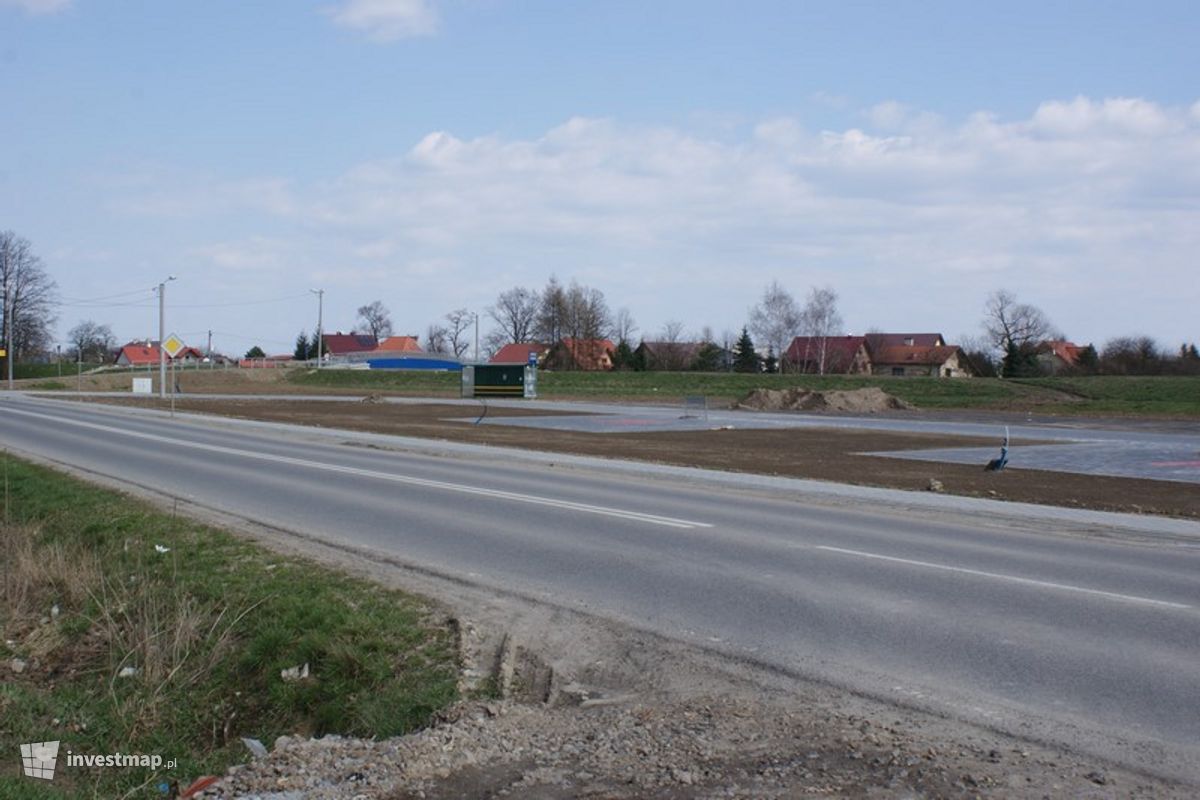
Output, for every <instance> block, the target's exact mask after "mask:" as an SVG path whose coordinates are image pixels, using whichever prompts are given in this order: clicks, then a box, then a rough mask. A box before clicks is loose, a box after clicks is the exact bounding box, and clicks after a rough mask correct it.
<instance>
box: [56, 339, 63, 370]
mask: <svg viewBox="0 0 1200 800" xmlns="http://www.w3.org/2000/svg"><path fill="white" fill-rule="evenodd" d="M56 360H57V361H58V377H60V378H61V377H62V345H61V344H60V345H58V358H57V359H56Z"/></svg>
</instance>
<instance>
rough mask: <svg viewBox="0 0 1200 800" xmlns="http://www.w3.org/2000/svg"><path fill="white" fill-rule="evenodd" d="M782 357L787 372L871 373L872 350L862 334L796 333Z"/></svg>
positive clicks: (827, 373) (826, 373)
mask: <svg viewBox="0 0 1200 800" xmlns="http://www.w3.org/2000/svg"><path fill="white" fill-rule="evenodd" d="M783 358H784V361H785V367H784V368H785V369H786V370H787V371H789V372H805V373H823V374H825V375H870V374H871V353H870V351H869V350H868V348H867V337H865V336H797V337H796V338H794V339H792V343H791V344H790V345H788V348H787V350H785V351H784V354H783Z"/></svg>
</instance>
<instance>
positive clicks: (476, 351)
mask: <svg viewBox="0 0 1200 800" xmlns="http://www.w3.org/2000/svg"><path fill="white" fill-rule="evenodd" d="M475 363H476V364H478V363H479V312H478V311H476V312H475Z"/></svg>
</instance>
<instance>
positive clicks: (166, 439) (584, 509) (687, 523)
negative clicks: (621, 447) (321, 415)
mask: <svg viewBox="0 0 1200 800" xmlns="http://www.w3.org/2000/svg"><path fill="white" fill-rule="evenodd" d="M5 413H7V414H19V415H22V416H26V417H35V418H38V419H44V420H48V421H50V422H55V423H58V424H61V425H74V426H76V427H80V428H89V429H91V430H98V431H104V432H106V433H115V434H118V435H120V436H129V437H132V438H134V439H142V440H144V441H151V442H160V443H162V444H167V445H173V446H175V447H186V448H190V449H192V450H203V451H205V452H209V453H220V454H222V455H231V456H238V457H241V458H252V459H255V460H258V461H268V462H272V463H276V464H287V465H289V466H295V467H306V468H309V469H317V470H323V471H325V472H337V473H341V474H344V475H356V476H359V477H364V478H374V479H376V480H382V481H390V482H392V483H403V484H407V485H409V486H421V487H424V488H428V489H438V490H441V491H447V492H459V493H461V494H472V495H479V496H482V497H491V498H495V499H497V500H508V501H511V502H515V503H528V504H531V505H540V506H549V507H551V508H561V509H566V510H568V511H578V512H581V513H585V514H599V515H601V516H606V517H616V518H618V519H625V520H630V521H633V522H645V523H648V524H650V525H662V526H665V527H668V528H711V527H713V526H712V525H711V524H710V523H707V522H694V521H692V520H686V519H676V518H675V517H664V516H660V515H658V514H645V513H643V512H641V511H629V510H626V509H620V508H608V507H605V506H595V505H591V504H589V503H576V502H574V501H571V500H557V499H554V498H550V497H538V496H537V495H532V494H522V493H520V492H507V491H504V490H502V489H487V488H484V487H482V486H467V485H465V484H461V483H448V482H446V481H435V480H429V479H427V478H415V477H412V476H410V475H397V474H395V473H391V472H378V471H376V470H369V469H361V468H359V467H347V466H342V465H340V464H328V463H325V462H323V461H310V460H308V459H302V458H292V457H290V456H281V455H275V454H272V453H259V452H256V451H254V450H242V449H240V448H236V447H225V446H223V445H216V444H205V443H204V442H191V441H187V440H184V439H175V438H172V437H170V436H160V435H158V434H155V433H144V432H142V431H130V430H124V429H122V428H115V427H113V426H111V425H101V424H99V423H96V422H86V421H84V420H77V419H69V418H66V417H55V416H52V415H49V414H39V413H37V412H35V411H24V410H18V409H15V408H7V409H5Z"/></svg>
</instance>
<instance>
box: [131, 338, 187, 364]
mask: <svg viewBox="0 0 1200 800" xmlns="http://www.w3.org/2000/svg"><path fill="white" fill-rule="evenodd" d="M158 359H159V352H158V342H154V341H149V340H145V341H140V342H130V343H129V344H127V345H123V346H122V347H121V349H120V350H118V351H117V359H116V364H117V366H118V367H150V366H157V365H158ZM167 360H168V361H170V359H169V358H168V359H167ZM202 361H204V353H202V352H200V351H199V350H198V349H197V348H195V347H185V348H183V349H182V350H180V351H179V354H178V355H176V356H175V363H176V364H198V363H200V362H202Z"/></svg>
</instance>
